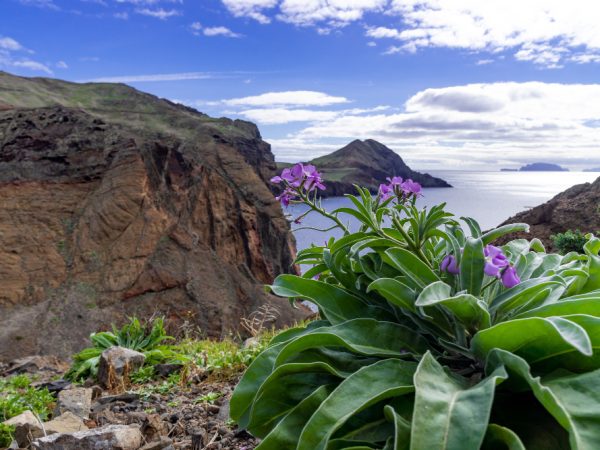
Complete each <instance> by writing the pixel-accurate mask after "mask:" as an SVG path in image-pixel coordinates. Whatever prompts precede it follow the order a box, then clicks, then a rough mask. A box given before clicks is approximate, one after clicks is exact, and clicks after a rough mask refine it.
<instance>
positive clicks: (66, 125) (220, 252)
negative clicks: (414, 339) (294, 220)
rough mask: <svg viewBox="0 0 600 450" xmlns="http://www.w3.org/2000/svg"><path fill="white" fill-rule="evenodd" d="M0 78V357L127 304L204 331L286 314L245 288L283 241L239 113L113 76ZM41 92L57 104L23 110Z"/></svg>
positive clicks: (259, 155) (255, 139)
mask: <svg viewBox="0 0 600 450" xmlns="http://www.w3.org/2000/svg"><path fill="white" fill-rule="evenodd" d="M7 77H8V81H7ZM3 83H4V84H3ZM32 83H33V84H35V83H37V84H35V88H36V89H33V88H31V84H32ZM7 86H8V87H7ZM11 86H13V87H14V91H15V92H16V91H18V92H20V93H21V95H20V96H18V95H16V94H15V95H11V93H12V94H14V92H13V91H11V90H10V89H11ZM15 86H16V87H15ZM109 87H110V88H111V89H112V91H110V92H112V94H111V95H110V96H109V95H108V93H107V92H105V91H106V90H107V89H108V88H109ZM0 88H2V89H0V101H2V102H4V103H6V104H11V105H14V106H15V107H14V108H12V109H7V110H5V111H2V112H0V280H2V289H1V290H0V343H1V344H0V359H3V358H4V359H12V358H14V357H17V356H21V355H24V354H46V353H52V354H58V355H67V354H71V353H72V352H74V351H76V350H79V349H80V348H82V347H83V346H85V344H86V338H87V336H88V334H89V333H90V332H92V331H94V330H98V329H104V328H107V327H108V326H109V324H110V323H111V322H115V323H120V322H122V321H123V320H124V318H125V316H129V315H137V316H141V317H145V316H150V315H152V314H163V315H165V316H166V317H167V319H168V320H170V321H171V323H172V324H177V323H184V322H185V323H189V324H194V325H197V326H198V327H200V328H201V330H202V331H204V332H206V333H207V334H208V335H210V336H214V337H218V336H222V335H225V334H227V333H229V332H231V331H236V330H239V329H240V318H241V317H244V316H247V315H249V314H250V313H252V312H253V311H256V310H257V309H258V308H259V307H260V306H261V305H264V304H265V303H271V304H274V305H277V307H278V308H279V310H280V321H279V323H283V322H289V321H291V320H292V319H293V318H294V317H298V316H297V315H296V313H295V312H293V310H292V309H291V308H289V307H288V306H287V305H286V304H285V302H282V301H279V300H275V299H274V298H273V297H270V296H269V295H267V294H265V293H264V291H263V289H262V286H261V285H262V284H264V283H269V282H271V281H272V280H273V278H274V276H276V275H277V274H279V273H282V272H290V271H294V270H295V269H294V267H293V263H292V262H293V257H294V243H293V238H292V237H291V234H290V232H289V225H288V223H287V221H286V219H285V218H284V216H283V214H282V211H281V209H280V207H279V205H278V204H277V202H276V201H275V200H274V199H273V196H272V193H271V192H270V191H269V188H268V186H267V180H268V178H269V177H270V176H271V175H272V173H273V171H274V167H275V165H274V162H273V155H272V154H271V152H270V147H269V145H268V144H267V143H265V142H264V141H262V139H261V137H260V134H259V133H258V130H257V129H256V127H255V126H254V125H253V124H249V123H246V122H241V121H230V120H227V119H223V120H220V119H219V120H216V119H210V118H208V117H207V116H205V115H203V114H200V113H198V112H195V111H193V110H190V109H189V108H185V107H182V106H179V105H175V104H173V103H170V102H167V101H165V100H160V99H157V98H156V97H153V96H149V95H147V94H143V93H139V92H138V91H135V90H134V89H132V88H129V87H126V86H121V85H98V87H97V86H96V85H76V84H72V83H64V82H59V81H56V80H27V79H22V78H17V77H12V76H7V75H3V74H1V73H0ZM44 89H46V90H48V91H49V92H52V94H53V95H52V96H49V97H48V98H50V99H51V100H47V99H45V97H44V98H41V99H40V98H39V96H40V95H41V94H40V92H45V91H44ZM115 90H116V91H117V92H118V93H119V95H121V97H114V92H113V91H115ZM67 94H68V95H67ZM84 94H85V95H87V97H84V96H83V95H84ZM33 95H35V96H36V97H35V98H33V99H32V98H31V96H33ZM48 95H50V94H48ZM61 95H63V96H62V97H61ZM77 96H78V97H77ZM103 96H104V97H103ZM73 98H83V99H85V100H86V102H88V103H90V106H86V107H85V108H83V109H82V108H76V107H74V105H73V100H72V99H73ZM103 98H105V102H104V103H102V99H103ZM115 98H116V100H115ZM19 99H21V100H19ZM17 100H19V101H22V102H23V104H15V103H16V101H17ZM34 100H35V101H34ZM134 100H135V101H134ZM44 101H46V102H48V103H52V102H54V103H56V102H59V103H63V105H62V106H61V105H59V106H56V105H55V106H48V107H37V108H27V107H26V106H29V103H31V104H38V103H40V102H44ZM101 106H103V107H101ZM135 108H137V110H136V109H135ZM144 111H146V115H144V114H143V112H144Z"/></svg>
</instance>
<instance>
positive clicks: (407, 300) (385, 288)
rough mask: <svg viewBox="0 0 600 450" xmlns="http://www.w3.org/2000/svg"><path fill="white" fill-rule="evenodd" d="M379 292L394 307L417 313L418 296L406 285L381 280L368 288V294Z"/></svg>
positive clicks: (390, 279)
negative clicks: (416, 301)
mask: <svg viewBox="0 0 600 450" xmlns="http://www.w3.org/2000/svg"><path fill="white" fill-rule="evenodd" d="M371 291H376V292H379V294H380V295H381V296H382V297H384V298H385V299H386V300H387V301H388V302H390V303H391V304H392V305H396V306H399V307H400V308H404V309H407V310H409V311H412V312H415V311H416V309H415V306H414V303H415V298H416V296H417V294H416V293H415V291H414V290H413V289H411V288H410V287H408V286H407V285H405V284H404V283H402V282H400V281H398V280H395V279H393V278H379V279H378V280H375V281H373V282H372V283H371V284H369V287H367V293H369V292H371Z"/></svg>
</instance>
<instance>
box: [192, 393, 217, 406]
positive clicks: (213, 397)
mask: <svg viewBox="0 0 600 450" xmlns="http://www.w3.org/2000/svg"><path fill="white" fill-rule="evenodd" d="M221 397H223V393H222V392H209V393H208V394H204V395H202V396H200V397H198V398H197V399H196V400H195V403H207V404H209V405H212V404H214V403H215V402H216V401H217V400H218V399H220V398H221Z"/></svg>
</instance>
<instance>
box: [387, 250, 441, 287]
mask: <svg viewBox="0 0 600 450" xmlns="http://www.w3.org/2000/svg"><path fill="white" fill-rule="evenodd" d="M385 255H386V257H387V260H388V261H387V262H388V263H389V264H391V265H392V266H393V267H395V268H396V269H398V270H399V271H401V272H402V273H403V274H404V275H406V276H407V277H408V278H409V279H410V280H411V281H412V282H413V283H414V284H415V285H416V286H419V287H420V288H421V289H422V288H424V287H425V286H427V285H428V284H431V283H434V282H436V281H439V280H440V279H439V277H438V276H437V275H436V274H435V273H434V272H433V270H431V268H430V267H429V266H428V265H427V264H425V263H424V262H423V261H421V260H420V259H419V258H418V257H417V256H415V254H414V253H412V252H410V251H408V250H405V249H403V248H390V249H389V250H386V251H385Z"/></svg>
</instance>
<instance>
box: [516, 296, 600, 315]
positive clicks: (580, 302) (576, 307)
mask: <svg viewBox="0 0 600 450" xmlns="http://www.w3.org/2000/svg"><path fill="white" fill-rule="evenodd" d="M569 314H587V315H588V316H594V317H600V291H594V292H591V293H589V294H584V295H581V296H575V297H568V298H563V299H561V300H560V301H559V302H557V303H552V304H550V305H544V306H541V307H539V308H535V309H530V310H528V311H525V312H523V313H521V314H519V315H517V316H515V317H513V319H523V318H525V317H551V316H567V315H569Z"/></svg>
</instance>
